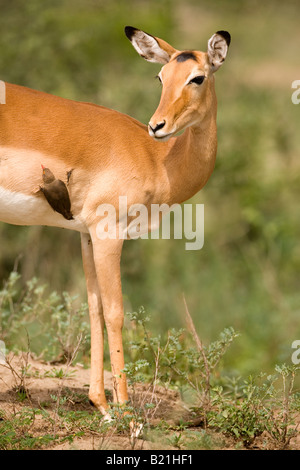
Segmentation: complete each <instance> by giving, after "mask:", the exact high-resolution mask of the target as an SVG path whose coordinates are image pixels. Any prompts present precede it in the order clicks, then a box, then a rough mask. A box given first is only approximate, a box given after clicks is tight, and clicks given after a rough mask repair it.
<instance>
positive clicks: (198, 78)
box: [189, 75, 205, 85]
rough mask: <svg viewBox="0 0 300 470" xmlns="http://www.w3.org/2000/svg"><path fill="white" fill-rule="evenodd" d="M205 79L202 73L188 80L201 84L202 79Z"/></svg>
mask: <svg viewBox="0 0 300 470" xmlns="http://www.w3.org/2000/svg"><path fill="white" fill-rule="evenodd" d="M204 79H205V76H204V75H199V76H198V77H194V78H192V80H190V81H189V84H190V83H196V85H201V83H203V80H204Z"/></svg>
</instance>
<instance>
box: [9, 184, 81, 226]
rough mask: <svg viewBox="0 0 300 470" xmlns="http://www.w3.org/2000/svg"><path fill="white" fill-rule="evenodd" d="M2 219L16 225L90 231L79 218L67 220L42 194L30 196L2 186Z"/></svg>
mask: <svg viewBox="0 0 300 470" xmlns="http://www.w3.org/2000/svg"><path fill="white" fill-rule="evenodd" d="M0 221H1V222H6V223H8V224H14V225H48V226H54V227H61V228H68V229H71V230H77V231H79V232H88V230H87V228H86V226H85V224H84V223H83V222H82V221H80V220H79V219H78V218H75V219H74V220H66V219H65V218H64V217H63V216H62V215H61V214H58V213H57V212H55V211H54V210H53V209H52V208H51V207H50V206H49V204H48V202H47V201H46V200H45V199H44V198H43V197H41V196H34V195H33V196H29V195H26V194H22V193H19V192H12V191H9V190H7V189H5V188H3V187H2V186H0Z"/></svg>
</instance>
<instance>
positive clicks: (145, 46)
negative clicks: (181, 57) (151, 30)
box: [125, 26, 177, 64]
mask: <svg viewBox="0 0 300 470" xmlns="http://www.w3.org/2000/svg"><path fill="white" fill-rule="evenodd" d="M125 34H126V36H127V37H128V39H129V40H130V41H131V43H132V45H133V47H134V48H135V50H136V51H137V52H138V53H139V54H140V56H141V57H143V58H144V59H146V60H148V62H158V63H159V64H167V63H168V62H169V60H170V58H171V57H172V55H173V54H175V52H177V51H176V49H174V47H172V46H170V44H168V43H167V42H166V41H163V40H162V39H159V38H155V37H154V36H151V34H148V33H145V32H144V31H141V30H140V29H136V28H133V27H132V26H126V27H125Z"/></svg>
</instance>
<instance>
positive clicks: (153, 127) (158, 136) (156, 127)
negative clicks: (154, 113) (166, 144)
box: [148, 120, 172, 141]
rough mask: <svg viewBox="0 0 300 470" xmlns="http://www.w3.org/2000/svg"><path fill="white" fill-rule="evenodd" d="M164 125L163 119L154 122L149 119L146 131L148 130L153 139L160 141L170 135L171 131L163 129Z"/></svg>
mask: <svg viewBox="0 0 300 470" xmlns="http://www.w3.org/2000/svg"><path fill="white" fill-rule="evenodd" d="M165 125H166V121H165V120H163V121H161V122H158V123H155V124H154V123H152V122H151V121H150V122H149V124H148V131H149V134H150V136H151V137H153V138H154V139H155V140H160V141H166V140H168V139H169V138H170V137H171V135H172V132H167V133H166V132H165V129H164V128H165Z"/></svg>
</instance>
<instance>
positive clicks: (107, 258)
mask: <svg viewBox="0 0 300 470" xmlns="http://www.w3.org/2000/svg"><path fill="white" fill-rule="evenodd" d="M91 235H92V241H93V252H94V261H95V267H96V272H97V278H98V283H99V288H100V293H101V301H102V306H103V314H104V321H105V326H106V330H107V335H108V343H109V351H110V361H111V368H112V374H113V384H114V387H113V388H114V390H113V392H114V401H117V402H119V403H124V402H126V401H127V400H128V393H127V384H126V377H125V374H124V373H122V372H121V371H122V370H123V369H124V353H123V343H122V328H123V322H124V311H123V298H122V287H121V272H120V261H121V251H122V245H123V240H109V239H108V240H99V239H98V238H97V236H96V233H95V232H93V230H91Z"/></svg>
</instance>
